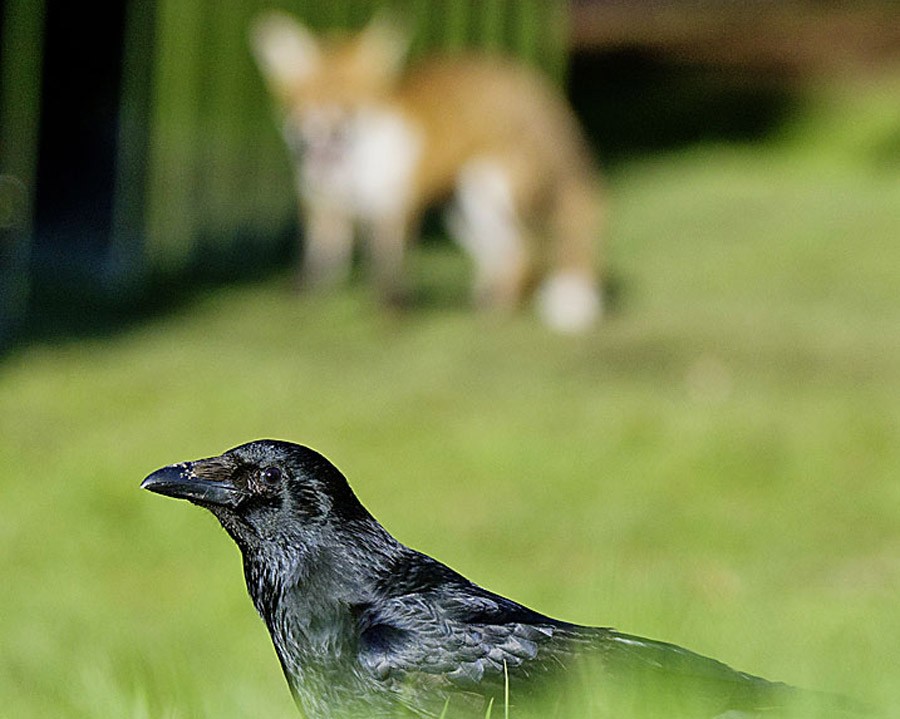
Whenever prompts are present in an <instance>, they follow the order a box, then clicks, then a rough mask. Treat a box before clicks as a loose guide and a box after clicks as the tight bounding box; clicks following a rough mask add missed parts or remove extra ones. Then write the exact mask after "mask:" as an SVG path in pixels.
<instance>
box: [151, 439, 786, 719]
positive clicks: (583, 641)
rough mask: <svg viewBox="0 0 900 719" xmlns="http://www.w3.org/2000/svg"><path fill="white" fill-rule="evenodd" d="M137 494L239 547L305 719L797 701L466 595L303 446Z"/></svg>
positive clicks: (226, 460)
mask: <svg viewBox="0 0 900 719" xmlns="http://www.w3.org/2000/svg"><path fill="white" fill-rule="evenodd" d="M141 487H143V488H145V489H149V490H151V491H153V492H157V493H159V494H164V495H168V496H171V497H179V498H183V499H187V500H189V501H190V502H193V503H194V504H198V505H200V506H201V507H205V508H207V509H208V510H209V511H211V512H212V513H213V514H214V515H215V516H216V518H217V519H218V520H219V522H221V524H222V526H223V527H224V528H225V530H226V531H227V532H228V534H230V535H231V537H232V539H234V541H235V542H236V543H237V545H238V547H239V548H240V550H241V553H242V555H243V562H244V576H245V578H246V581H247V589H248V591H249V593H250V597H251V598H252V600H253V604H254V605H255V606H256V609H257V611H258V612H259V614H260V615H261V616H262V618H263V620H264V621H265V623H266V626H267V627H268V629H269V633H270V634H271V636H272V642H273V643H274V645H275V650H276V652H277V654H278V658H279V659H280V660H281V666H282V669H283V670H284V674H285V677H286V678H287V681H288V684H289V686H290V688H291V692H292V693H293V695H294V699H295V700H296V702H297V704H298V705H299V707H300V709H301V711H302V712H303V713H304V714H305V715H306V716H307V717H308V718H309V719H319V718H330V717H396V716H412V717H439V716H447V717H449V716H456V715H457V714H461V715H465V716H476V717H484V716H485V712H486V710H487V707H488V706H489V705H490V703H491V702H493V703H494V704H495V705H497V706H500V705H501V703H502V702H503V701H504V700H506V699H508V700H509V701H510V703H511V704H513V705H517V707H518V706H522V707H523V710H524V709H527V707H528V706H533V703H532V702H533V701H534V702H537V701H539V700H540V697H541V696H543V695H545V694H548V693H550V692H552V691H553V690H554V689H555V690H556V691H558V692H562V691H563V689H562V687H563V686H568V687H569V688H570V689H571V686H572V685H571V684H564V683H563V680H564V679H567V678H568V679H571V678H572V677H573V676H576V675H577V676H581V677H582V684H581V685H580V686H581V688H580V689H574V690H573V691H575V692H576V694H577V693H578V692H585V693H588V692H587V691H586V690H585V688H584V687H585V682H586V685H587V686H588V687H589V688H591V689H592V690H593V689H596V688H597V687H601V688H602V687H612V688H614V689H616V690H618V689H619V688H622V687H629V688H630V689H632V690H633V693H634V694H635V695H636V696H639V697H643V698H646V697H648V696H650V695H653V696H655V697H657V698H658V700H659V702H660V706H661V707H662V708H663V714H662V715H663V716H673V715H678V716H682V715H684V716H698V717H700V716H706V717H715V716H719V715H727V716H729V717H732V716H746V715H747V714H745V713H744V712H749V713H750V714H751V715H752V714H755V713H756V712H768V711H770V710H772V711H775V710H777V709H778V708H779V707H782V706H786V705H790V704H791V703H792V702H793V701H794V698H795V695H796V694H797V693H798V692H797V691H796V690H794V689H792V688H791V687H788V686H787V685H785V684H780V683H774V682H769V681H766V680H764V679H761V678H759V677H755V676H752V675H749V674H745V673H743V672H738V671H735V670H733V669H731V668H729V667H727V666H726V665H725V664H722V663H721V662H718V661H716V660H714V659H708V658H706V657H702V656H700V655H698V654H695V653H693V652H690V651H688V650H686V649H682V648H680V647H677V646H675V645H672V644H667V643H664V642H657V641H653V640H648V639H642V638H639V637H635V636H630V635H628V634H622V633H620V632H618V631H615V630H613V629H609V628H601V627H586V626H580V625H576V624H570V623H568V622H563V621H559V620H557V619H552V618H550V617H547V616H544V615H543V614H539V613H538V612H535V611H533V610H531V609H528V608H526V607H524V606H522V605H520V604H517V603H516V602H513V601H511V600H509V599H506V598H504V597H501V596H499V595H497V594H494V593H493V592H490V591H488V590H486V589H483V588H482V587H479V586H478V585H476V584H474V583H472V582H470V581H469V580H467V579H466V578H465V577H463V576H461V575H460V574H458V573H456V572H455V571H453V570H452V569H450V568H449V567H447V566H445V565H444V564H441V563H440V562H438V561H437V560H435V559H432V558H431V557H429V556H426V555H424V554H421V553H420V552H417V551H415V550H413V549H410V548H409V547H406V546H404V545H403V544H401V543H400V542H398V541H397V540H396V539H394V537H392V536H391V535H390V534H389V533H388V532H387V531H386V530H385V529H384V528H383V527H382V526H381V525H380V524H379V523H378V522H377V521H376V520H375V518H374V517H373V516H372V515H371V514H369V512H368V511H366V509H365V508H364V507H363V506H362V504H361V503H360V502H359V500H358V499H357V498H356V496H355V495H354V494H353V491H352V490H351V489H350V486H349V485H348V484H347V480H346V479H345V478H344V476H343V475H342V474H341V473H340V472H339V471H338V470H337V469H336V468H335V467H334V466H333V465H332V464H331V463H330V462H329V461H328V460H327V459H325V458H324V457H323V456H322V455H320V454H318V453H317V452H315V451H313V450H311V449H309V448H307V447H303V446H300V445H296V444H292V443H289V442H281V441H274V440H260V441H256V442H250V443H249V444H244V445H241V446H240V447H236V448H234V449H232V450H229V451H228V452H225V453H224V454H223V455H221V456H219V457H212V458H209V459H201V460H197V461H194V462H182V463H180V464H174V465H171V466H168V467H164V468H163V469H160V470H158V471H156V472H154V473H153V474H151V475H150V476H149V477H147V478H146V479H145V480H144V481H143V483H142V484H141ZM557 687H559V688H557ZM532 697H534V699H532ZM523 699H527V701H524V702H523ZM676 705H677V707H676ZM627 706H628V707H631V706H632V705H631V704H628V705H627ZM620 708H621V707H620ZM676 709H677V710H676ZM487 711H489V710H487ZM604 715H606V714H604ZM611 715H612V716H622V712H621V711H619V710H617V711H615V712H613V713H612V714H611ZM570 716H571V714H570ZM575 716H578V715H575Z"/></svg>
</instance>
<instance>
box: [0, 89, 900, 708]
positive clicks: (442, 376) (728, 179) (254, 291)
mask: <svg viewBox="0 0 900 719" xmlns="http://www.w3.org/2000/svg"><path fill="white" fill-rule="evenodd" d="M897 90H898V87H897V84H896V83H894V84H893V85H890V84H888V85H881V84H878V83H874V84H871V85H868V86H866V87H865V88H863V89H861V88H860V87H859V86H856V85H855V86H854V87H852V88H847V89H845V90H839V91H829V92H827V93H824V94H822V95H821V101H820V102H819V103H818V104H816V105H815V106H814V107H813V108H812V109H811V111H810V112H809V113H808V115H807V116H806V117H805V118H804V119H802V120H801V121H799V122H798V123H796V124H795V125H794V126H792V127H791V128H788V129H787V130H786V131H785V132H784V134H783V136H782V137H779V138H775V139H774V140H772V141H771V142H770V143H768V144H766V145H763V146H756V147H739V148H735V147H705V148H702V149H694V150H691V151H685V152H681V153H678V154H673V155H670V156H660V157H657V158H655V159H652V160H646V161H642V162H635V163H632V164H630V165H627V166H625V167H623V168H622V169H621V170H620V171H619V172H618V173H617V174H616V175H615V176H614V177H613V178H612V180H611V192H612V201H613V204H612V210H611V228H610V232H609V245H610V247H609V252H610V260H611V266H612V267H613V269H614V273H615V275H616V285H617V287H618V288H619V292H618V298H617V302H616V307H615V311H614V313H613V314H612V315H611V317H610V318H609V320H608V322H607V323H605V324H604V325H603V326H602V327H600V328H598V329H597V330H596V331H595V332H593V333H592V334H590V335H589V336H586V337H580V338H567V337H558V336H554V335H551V334H548V332H546V331H545V330H544V328H542V327H541V326H540V325H539V324H538V323H537V322H536V320H535V319H534V317H533V316H532V315H531V314H530V313H523V314H522V315H521V316H518V317H516V318H514V319H513V320H512V321H510V322H508V323H500V322H493V321H491V320H489V319H487V318H481V317H475V316H473V315H472V314H471V313H470V312H469V311H468V309H467V308H466V306H465V303H464V299H463V298H464V294H463V293H464V290H463V288H464V284H465V282H466V267H465V264H464V261H463V260H462V258H461V257H460V256H459V255H458V254H457V253H456V252H455V251H454V250H453V249H452V248H449V247H446V246H442V245H434V244H432V245H429V246H426V247H424V248H421V249H420V250H419V251H418V252H417V255H416V260H415V263H416V267H415V270H416V272H417V276H416V282H417V283H418V284H419V285H420V286H421V287H423V288H424V293H425V295H426V297H427V299H428V301H427V302H426V303H425V304H424V306H423V307H421V308H419V309H418V310H417V311H415V312H413V313H411V314H410V315H409V316H407V317H404V318H387V317H384V316H382V315H381V314H379V313H378V312H377V311H376V310H375V308H373V307H372V306H371V305H370V303H369V302H368V299H367V294H366V292H365V291H364V289H362V288H355V289H352V290H349V291H347V292H344V293H341V294H338V295H335V296H332V297H328V298H318V299H303V300H299V299H297V298H295V297H293V296H292V295H290V294H289V293H288V292H287V284H288V283H287V280H286V279H283V278H278V279H274V280H271V281H266V282H262V283H260V284H257V285H253V286H243V287H239V288H231V289H223V290H221V291H218V292H214V293H208V294H203V295H200V296H197V297H196V298H195V299H194V300H193V301H192V302H191V303H190V304H189V305H187V306H183V307H182V308H181V309H180V310H178V311H176V312H173V313H170V314H168V315H166V316H164V317H159V318H157V319H155V320H152V321H148V322H145V323H142V324H140V325H137V326H133V327H132V328H130V329H128V330H126V331H124V332H122V333H121V334H117V335H114V336H99V337H95V338H85V339H82V340H78V341H65V342H60V343H54V342H50V341H47V342H45V343H40V342H39V343H33V344H31V345H29V346H27V347H23V348H20V349H18V350H16V351H14V352H12V353H11V354H10V355H9V356H7V357H6V358H5V359H4V360H3V361H2V364H0V416H2V417H3V425H2V426H3V430H2V433H0V492H2V495H0V501H2V508H3V509H2V514H0V541H2V547H3V550H2V554H0V562H2V564H0V572H2V577H3V581H2V583H0V607H2V611H0V636H2V644H0V696H2V697H3V713H4V714H5V715H6V716H15V717H46V716H67V717H107V716H133V717H145V716H146V717H219V718H226V717H245V716H266V717H272V718H274V717H293V716H295V710H294V708H293V706H292V702H291V699H290V697H289V694H288V691H287V689H286V686H285V684H284V681H283V679H282V677H281V673H280V670H279V668H278V663H277V660H276V658H275V656H274V652H273V650H272V649H271V645H270V643H269V639H268V637H267V635H266V632H265V629H264V627H263V625H262V623H261V622H260V621H259V619H258V618H257V617H256V616H255V614H254V612H253V609H252V607H251V605H250V602H249V600H248V599H247V597H246V595H245V590H244V587H243V579H242V576H241V567H240V562H239V557H238V552H237V549H236V548H235V547H234V546H233V544H232V543H231V542H230V541H229V540H228V539H227V537H226V536H225V535H224V533H223V532H222V531H221V530H220V529H219V528H218V526H217V525H216V523H215V521H214V520H213V518H212V517H211V516H209V515H207V514H206V513H204V512H202V511H201V510H199V509H197V508H194V507H191V506H190V505H188V504H187V503H181V502H175V501H169V500H166V499H164V498H161V497H157V496H151V495H149V494H146V493H141V492H140V491H139V490H138V483H139V482H140V480H141V479H142V478H143V477H144V475H145V474H147V473H148V472H149V471H151V470H153V469H155V468H157V467H159V466H161V465H164V464H167V463H170V462H174V461H178V460H182V459H188V458H196V457H200V456H205V455H209V454H213V453H218V452H220V451H222V450H224V449H226V448H228V447H231V446H233V445H236V444H239V443H241V442H244V441H247V440H250V439H253V438H258V437H278V438H285V439H291V440H295V441H300V442H303V443H306V444H310V445H312V446H314V447H316V448H318V449H319V450H321V451H322V452H324V453H325V454H326V455H328V456H329V457H331V458H332V459H333V460H334V461H335V463H336V464H338V466H339V467H341V468H342V469H343V470H344V471H345V473H346V474H347V475H348V476H349V478H350V480H351V483H352V484H353V485H354V487H355V489H356V490H357V491H358V493H359V494H360V496H361V498H362V499H363V501H364V502H365V503H366V504H367V505H368V506H369V508H370V509H371V510H372V511H373V512H374V513H375V515H376V516H378V517H379V518H380V519H381V520H382V521H383V522H384V523H385V524H386V525H387V526H388V527H389V528H390V529H391V530H392V531H393V532H394V533H395V534H396V535H397V536H398V537H399V538H400V539H401V540H403V541H405V542H407V543H409V544H411V545H413V546H415V547H417V548H420V549H422V550H424V551H427V552H429V553H431V554H433V555H436V556H438V557H440V558H441V559H443V560H445V561H446V562H448V563H449V564H450V565H451V566H453V567H455V568H457V569H459V570H460V571H462V572H463V573H465V574H467V575H469V576H470V577H472V578H473V579H475V580H477V581H479V582H481V583H483V584H485V585H487V586H488V587H490V588H492V589H494V590H497V591H499V592H502V593H504V594H508V595H511V596H513V597H515V598H517V599H519V600H521V601H523V602H525V603H527V604H529V605H531V606H533V607H535V608H537V609H540V610H542V611H544V612H547V613H549V614H551V615H554V616H558V617H561V618H565V619H569V620H574V621H579V622H588V623H594V624H604V625H614V626H616V627H619V628H621V629H624V630H627V631H630V632H634V633H639V634H644V635H649V636H653V637H656V638H660V639H666V640H669V641H673V642H677V643H680V644H684V645H687V646H689V647H691V648H694V649H696V650H698V651H700V652H703V653H707V654H710V655H713V656H716V657H718V658H720V659H722V660H724V661H727V662H728V663H730V664H732V665H733V666H736V667H739V668H741V669H744V670H747V671H751V672H754V673H758V674H762V675H765V676H768V677H772V678H777V679H781V680H785V681H789V682H793V683H796V684H800V685H804V686H811V687H817V688H821V689H829V690H833V691H841V692H844V693H847V694H851V695H855V696H858V697H861V698H866V699H868V700H870V701H873V702H875V703H876V704H884V705H891V704H892V705H893V706H894V707H897V706H900V678H898V672H897V666H898V664H897V656H898V655H897V647H898V646H900V612H898V609H897V607H898V594H900V482H898V472H900V241H898V240H900V117H898V112H897V110H896V109H895V108H896V106H897V102H896V101H897V97H898V96H900V92H897ZM898 711H900V710H896V709H895V710H894V712H895V713H897V712H898Z"/></svg>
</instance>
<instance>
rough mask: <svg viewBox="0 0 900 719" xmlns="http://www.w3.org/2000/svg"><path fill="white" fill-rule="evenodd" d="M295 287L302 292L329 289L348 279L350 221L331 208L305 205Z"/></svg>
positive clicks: (349, 268) (350, 247) (350, 264)
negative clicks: (301, 289) (299, 260)
mask: <svg viewBox="0 0 900 719" xmlns="http://www.w3.org/2000/svg"><path fill="white" fill-rule="evenodd" d="M300 222H301V225H302V226H303V229H304V233H303V234H304V247H303V253H302V257H303V260H302V263H301V266H300V272H299V273H298V276H297V280H298V285H299V286H300V287H302V288H303V289H307V288H311V289H318V288H323V287H332V286H334V285H337V284H340V283H343V282H346V281H347V280H348V279H349V278H350V270H351V268H352V263H353V220H352V219H351V218H350V217H349V216H348V215H347V213H346V212H344V211H343V210H341V209H340V208H338V207H335V206H333V205H325V204H316V203H306V205H305V206H304V207H303V209H302V210H301V216H300Z"/></svg>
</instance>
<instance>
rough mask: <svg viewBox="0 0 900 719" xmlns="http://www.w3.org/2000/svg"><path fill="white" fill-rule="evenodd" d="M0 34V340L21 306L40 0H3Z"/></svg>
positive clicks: (33, 159) (35, 124)
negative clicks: (0, 35) (0, 32)
mask: <svg viewBox="0 0 900 719" xmlns="http://www.w3.org/2000/svg"><path fill="white" fill-rule="evenodd" d="M2 20H3V23H2V27H3V34H2V37H0V63H2V64H0V344H3V343H4V342H5V341H6V338H7V336H8V335H10V334H11V333H12V328H13V327H14V326H15V325H16V324H17V323H18V322H19V320H20V318H21V316H22V315H23V313H24V311H25V307H26V302H27V297H28V288H29V282H28V265H29V262H28V260H29V256H30V242H31V229H32V220H33V209H34V197H35V187H34V182H35V174H36V172H37V156H38V128H39V126H40V122H39V118H40V103H41V97H40V88H41V64H42V63H41V53H42V50H43V24H44V3H43V0H8V2H7V3H6V5H5V12H4V15H3V18H2Z"/></svg>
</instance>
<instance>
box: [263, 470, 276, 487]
mask: <svg viewBox="0 0 900 719" xmlns="http://www.w3.org/2000/svg"><path fill="white" fill-rule="evenodd" d="M260 478H261V479H262V481H263V484H265V485H266V486H268V487H275V486H277V485H278V484H280V482H281V469H280V468H278V467H266V468H265V469H264V470H263V471H262V472H261V473H260Z"/></svg>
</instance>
